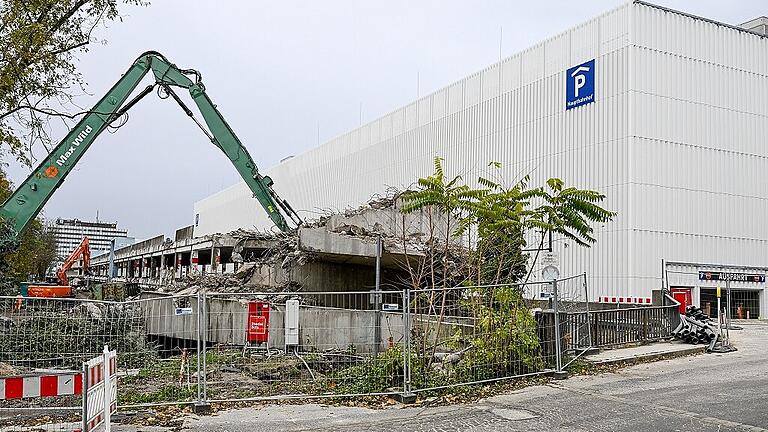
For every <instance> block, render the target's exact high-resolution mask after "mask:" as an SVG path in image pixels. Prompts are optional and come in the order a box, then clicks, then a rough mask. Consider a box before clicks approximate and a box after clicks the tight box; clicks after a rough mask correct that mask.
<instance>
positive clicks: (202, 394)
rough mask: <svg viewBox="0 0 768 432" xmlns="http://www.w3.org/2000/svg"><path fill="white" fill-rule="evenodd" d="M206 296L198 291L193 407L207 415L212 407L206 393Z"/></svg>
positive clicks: (197, 411) (195, 410) (199, 412)
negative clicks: (195, 383) (195, 385)
mask: <svg viewBox="0 0 768 432" xmlns="http://www.w3.org/2000/svg"><path fill="white" fill-rule="evenodd" d="M205 303H206V302H205V294H204V293H201V292H200V290H199V289H198V291H197V313H196V314H195V315H196V316H197V401H196V402H195V405H194V407H193V409H194V412H195V413H197V414H207V413H208V412H210V408H211V405H210V404H209V403H208V395H207V393H206V388H205V386H206V363H205V341H206V337H205V336H206V334H205V327H207V323H206V320H205Z"/></svg>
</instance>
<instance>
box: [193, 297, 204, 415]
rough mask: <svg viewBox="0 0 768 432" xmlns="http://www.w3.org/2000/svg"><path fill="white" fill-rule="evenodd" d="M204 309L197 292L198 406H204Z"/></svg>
mask: <svg viewBox="0 0 768 432" xmlns="http://www.w3.org/2000/svg"><path fill="white" fill-rule="evenodd" d="M202 307H203V306H202V302H201V301H200V291H199V290H198V291H197V307H196V308H195V309H196V310H197V313H196V314H195V316H196V317H197V335H196V339H197V403H196V405H202V403H203V394H202V387H201V385H200V380H202V376H203V375H202V374H203V372H201V370H200V364H201V362H202V358H201V355H200V354H201V352H202V351H201V349H200V342H201V341H202V339H203V337H202V335H201V334H200V322H201V321H202V317H201V315H202V312H203V309H202Z"/></svg>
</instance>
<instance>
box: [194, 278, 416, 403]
mask: <svg viewBox="0 0 768 432" xmlns="http://www.w3.org/2000/svg"><path fill="white" fill-rule="evenodd" d="M206 298H207V302H206V308H207V310H206V321H207V327H206V328H207V333H206V336H205V340H206V344H205V350H206V353H205V356H204V358H205V361H206V363H205V366H206V367H205V371H206V374H205V383H206V384H205V392H206V394H205V396H206V397H207V398H208V399H209V400H212V401H217V400H238V399H253V398H268V397H276V396H282V397H324V396H335V395H355V394H389V393H400V392H402V391H403V386H404V379H403V373H404V370H405V367H404V362H405V357H404V353H403V349H402V347H403V341H404V339H405V323H404V314H403V309H402V304H403V293H402V291H384V292H381V293H380V294H373V293H371V292H369V291H364V292H322V293H296V294H289V295H276V294H274V293H246V294H241V293H238V294H229V293H227V294H209V295H208V296H207V297H206ZM377 304H378V305H381V307H379V308H376V305H377Z"/></svg>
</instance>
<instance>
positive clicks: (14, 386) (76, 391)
mask: <svg viewBox="0 0 768 432" xmlns="http://www.w3.org/2000/svg"><path fill="white" fill-rule="evenodd" d="M82 393H83V375H82V374H81V373H59V374H51V375H37V376H16V377H0V400H10V399H24V398H37V397H53V396H72V395H75V396H76V395H80V394H82Z"/></svg>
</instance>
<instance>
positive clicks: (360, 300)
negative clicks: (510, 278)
mask: <svg viewBox="0 0 768 432" xmlns="http://www.w3.org/2000/svg"><path fill="white" fill-rule="evenodd" d="M587 300H588V298H587V287H586V275H578V276H575V277H571V278H564V279H561V280H558V281H556V284H552V283H550V282H535V283H528V284H511V285H493V286H459V287H434V288H425V289H414V290H411V289H404V290H397V291H381V292H373V291H353V292H346V291H345V292H300V293H274V292H253V293H203V292H190V293H187V294H176V295H170V294H162V293H150V292H144V293H142V294H141V296H140V298H139V299H136V300H131V301H123V302H113V301H93V300H80V299H18V298H15V297H0V367H2V370H0V376H12V375H14V376H35V375H39V374H42V373H50V372H51V371H55V372H62V371H77V370H79V369H80V367H81V365H82V362H83V361H84V360H87V359H89V358H92V357H94V356H96V355H99V354H100V353H101V352H102V350H103V347H104V345H108V346H109V347H110V349H114V350H116V351H117V352H118V361H117V365H118V376H119V378H118V404H119V406H121V407H122V408H127V407H128V408H130V407H136V406H139V405H152V404H162V403H196V402H197V403H203V402H217V401H236V400H258V399H279V398H317V397H338V396H350V395H392V394H404V393H411V392H429V391H433V390H436V389H440V388H446V387H453V386H461V385H468V384H475V383H483V382H489V381H496V380H503V379H509V378H515V377H521V376H526V375H531V374H542V373H549V372H551V371H554V370H560V369H563V368H565V367H566V366H567V365H568V364H569V362H571V361H572V360H574V359H575V358H578V356H579V355H581V354H582V353H583V352H584V351H585V350H586V349H588V348H589V347H591V346H593V345H595V344H596V342H597V344H599V343H600V341H601V340H605V338H606V337H619V336H615V334H619V333H621V331H624V329H625V328H627V326H630V325H631V327H632V329H633V331H634V332H635V333H633V335H635V336H638V335H639V336H638V337H640V336H643V335H644V337H653V336H656V335H661V334H663V332H664V329H663V328H662V327H663V326H664V325H669V319H668V318H667V315H668V312H669V311H666V309H665V310H663V311H662V309H659V311H656V312H654V311H651V309H652V308H639V309H638V311H639V312H632V313H631V314H630V315H632V314H634V315H632V316H629V315H627V313H628V312H627V313H625V315H623V316H622V317H619V316H608V315H605V314H606V313H614V314H616V313H619V312H622V311H624V310H618V311H600V312H596V311H590V309H589V302H588V301H587ZM555 311H557V313H555ZM601 314H602V315H601ZM657 318H658V319H657ZM620 319H623V320H625V322H618V320H620ZM644 319H645V321H644ZM630 321H631V322H630ZM651 322H653V323H654V324H653V325H650V323H651ZM644 323H645V324H644ZM665 323H666V324H665ZM617 325H618V326H619V327H617ZM644 325H645V327H643V326H644ZM638 326H639V327H638ZM615 329H618V330H615ZM638 329H639V330H638ZM614 330H615V331H614ZM638 331H640V332H641V333H637V332H638ZM607 335H614V336H607ZM622 337H623V336H622ZM79 404H80V399H79V396H74V395H73V396H66V397H59V398H21V399H14V400H7V399H6V400H0V415H2V414H8V413H10V412H11V410H30V411H32V410H34V409H39V410H53V409H62V408H69V409H74V408H75V407H78V406H79ZM70 414H72V412H71V411H70V412H69V413H68V415H70ZM61 419H62V421H64V420H66V419H67V417H66V416H63V417H61ZM64 423H65V422H64Z"/></svg>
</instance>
